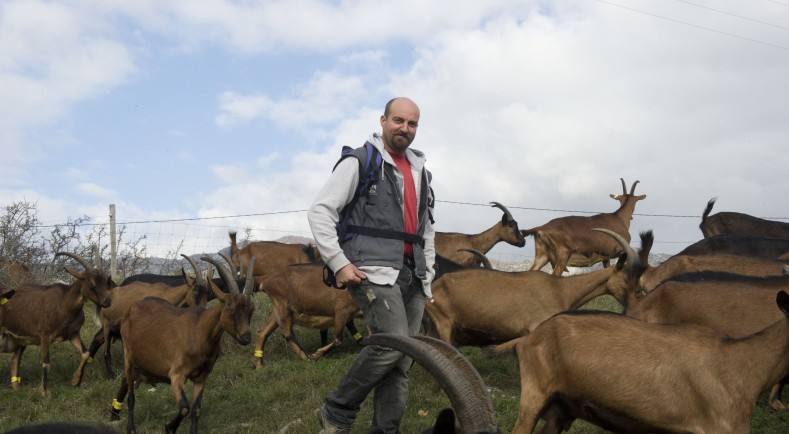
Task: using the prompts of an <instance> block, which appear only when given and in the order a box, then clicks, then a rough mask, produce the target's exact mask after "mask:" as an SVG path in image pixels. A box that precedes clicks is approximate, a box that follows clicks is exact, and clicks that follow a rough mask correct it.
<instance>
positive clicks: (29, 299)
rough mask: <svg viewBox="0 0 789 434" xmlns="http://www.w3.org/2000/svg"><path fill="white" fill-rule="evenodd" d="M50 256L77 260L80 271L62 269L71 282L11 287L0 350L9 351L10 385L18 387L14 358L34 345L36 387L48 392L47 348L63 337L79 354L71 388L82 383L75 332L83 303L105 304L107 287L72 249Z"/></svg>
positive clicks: (85, 355) (100, 275) (79, 341)
mask: <svg viewBox="0 0 789 434" xmlns="http://www.w3.org/2000/svg"><path fill="white" fill-rule="evenodd" d="M56 256H68V257H70V258H72V259H74V260H76V261H77V262H79V263H80V264H81V265H82V266H83V267H84V268H85V271H82V272H80V271H76V270H74V269H71V268H66V271H67V272H68V273H69V274H71V275H72V276H73V277H74V278H75V280H74V283H72V284H71V285H64V284H56V285H50V286H40V285H24V286H20V287H18V288H16V293H15V295H14V298H12V299H11V300H10V301H8V302H7V303H5V304H4V305H3V321H4V325H3V330H2V332H3V336H2V338H3V339H2V342H0V351H2V352H13V353H14V355H13V356H12V357H11V387H12V388H13V389H14V390H16V389H18V388H19V385H20V383H21V378H20V377H19V362H20V360H21V359H22V353H23V352H24V351H25V348H26V347H27V346H28V345H38V346H39V359H40V362H41V372H42V374H41V386H40V388H41V391H42V392H43V393H45V394H46V393H48V389H47V382H48V377H49V367H50V361H49V347H50V345H52V344H54V343H57V342H62V341H69V342H71V344H72V345H73V346H74V348H76V349H77V351H78V352H79V353H80V354H81V355H82V360H81V361H80V364H79V366H78V367H77V370H76V372H74V376H73V377H72V379H71V384H72V385H73V386H79V384H80V383H81V382H82V373H83V371H84V370H85V364H86V363H87V361H88V350H87V348H85V345H84V344H83V343H82V338H81V337H80V330H81V329H82V324H83V323H84V322H85V313H84V310H83V307H84V305H85V300H90V301H92V302H93V303H95V304H96V306H101V307H102V308H107V307H109V306H110V299H109V295H108V292H107V291H108V289H109V288H110V286H112V282H111V280H110V278H109V277H108V276H107V275H106V274H105V273H104V272H103V271H101V270H100V269H97V268H94V267H93V266H91V265H90V264H89V263H88V261H87V260H85V259H84V258H82V257H81V256H79V255H75V254H73V253H66V252H59V253H57V254H56Z"/></svg>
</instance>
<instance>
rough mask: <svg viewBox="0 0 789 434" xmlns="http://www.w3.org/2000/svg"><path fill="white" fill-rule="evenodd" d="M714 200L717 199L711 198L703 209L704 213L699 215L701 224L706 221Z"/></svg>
mask: <svg viewBox="0 0 789 434" xmlns="http://www.w3.org/2000/svg"><path fill="white" fill-rule="evenodd" d="M716 200H718V198H717V197H713V198H712V199H710V201H709V202H707V207H706V208H704V213H703V214H702V215H701V222H702V223H704V220H707V217H709V215H710V212H711V211H712V206H713V205H715V201H716Z"/></svg>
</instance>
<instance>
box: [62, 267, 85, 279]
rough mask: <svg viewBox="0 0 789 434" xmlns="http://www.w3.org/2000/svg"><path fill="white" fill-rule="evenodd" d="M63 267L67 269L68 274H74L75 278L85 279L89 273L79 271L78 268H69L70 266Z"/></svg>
mask: <svg viewBox="0 0 789 434" xmlns="http://www.w3.org/2000/svg"><path fill="white" fill-rule="evenodd" d="M63 269H64V270H66V272H67V273H68V274H71V275H72V276H74V278H76V279H80V280H85V279H87V278H88V273H86V272H84V271H77V270H75V269H73V268H69V267H63Z"/></svg>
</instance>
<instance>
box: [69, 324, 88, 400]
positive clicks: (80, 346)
mask: <svg viewBox="0 0 789 434" xmlns="http://www.w3.org/2000/svg"><path fill="white" fill-rule="evenodd" d="M71 344H72V345H74V348H76V349H77V351H79V352H80V355H81V356H82V359H81V360H80V362H79V366H77V370H76V372H74V376H72V377H71V385H72V386H74V387H77V386H79V385H80V383H82V375H83V374H84V373H85V366H86V365H87V364H88V359H90V353H89V352H88V349H87V348H86V347H85V344H84V343H82V338H80V336H79V335H76V336H74V337H73V338H71Z"/></svg>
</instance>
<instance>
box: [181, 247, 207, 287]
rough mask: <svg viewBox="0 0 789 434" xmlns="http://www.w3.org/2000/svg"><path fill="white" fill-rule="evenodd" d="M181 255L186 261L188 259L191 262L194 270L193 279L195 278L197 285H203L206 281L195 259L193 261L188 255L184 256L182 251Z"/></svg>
mask: <svg viewBox="0 0 789 434" xmlns="http://www.w3.org/2000/svg"><path fill="white" fill-rule="evenodd" d="M181 256H183V257H184V259H186V260H187V261H189V263H190V264H192V268H193V269H194V270H195V279H197V284H198V285H199V286H205V284H206V282H205V281H204V280H203V274H202V273H200V267H198V266H197V264H196V263H195V261H193V260H192V258H190V257H189V256H186V255H184V254H183V253H181Z"/></svg>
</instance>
